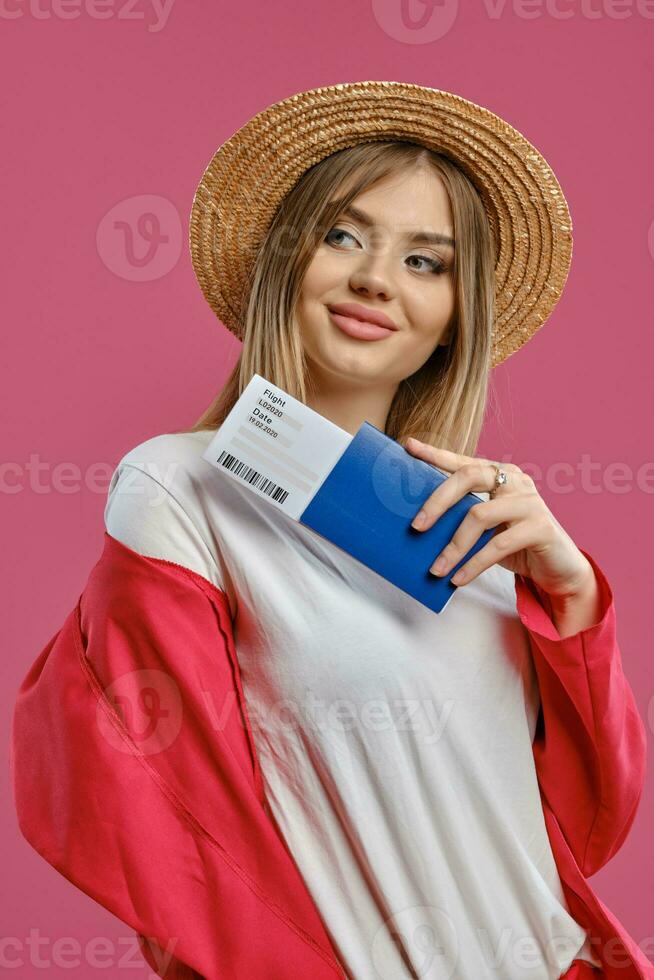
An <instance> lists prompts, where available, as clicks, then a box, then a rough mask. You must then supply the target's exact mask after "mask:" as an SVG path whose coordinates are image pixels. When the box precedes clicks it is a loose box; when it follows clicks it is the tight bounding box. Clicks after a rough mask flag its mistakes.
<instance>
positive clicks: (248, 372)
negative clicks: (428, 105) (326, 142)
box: [184, 141, 495, 455]
mask: <svg viewBox="0 0 654 980" xmlns="http://www.w3.org/2000/svg"><path fill="white" fill-rule="evenodd" d="M424 165H427V166H430V167H432V168H433V170H434V171H435V172H436V173H437V174H438V175H439V176H440V177H441V178H442V180H443V182H444V184H445V188H446V190H447V193H448V196H449V199H450V206H451V209H452V216H453V220H454V236H455V240H456V249H455V260H454V266H453V272H452V274H453V279H454V313H453V317H452V320H451V332H450V339H449V343H448V344H447V345H446V346H443V345H439V346H437V347H436V348H435V350H434V351H433V352H432V354H431V355H430V357H429V358H428V359H427V361H426V362H425V363H424V364H423V365H422V366H421V367H420V368H419V369H418V370H417V371H415V372H414V373H413V374H412V375H410V376H409V377H407V378H405V379H403V380H402V381H401V382H400V383H399V385H398V389H397V392H396V394H395V397H394V398H393V401H392V403H391V407H390V410H389V413H388V418H387V421H386V429H385V431H386V434H387V435H389V436H390V437H391V438H393V439H396V440H397V441H398V442H401V443H402V444H404V443H405V441H406V439H407V438H408V437H409V436H415V437H416V438H418V439H421V440H422V441H424V442H429V443H432V444H433V445H437V446H441V447H443V448H446V449H451V450H452V451H454V452H458V453H465V454H467V455H473V454H474V453H475V450H476V447H477V441H478V439H479V434H480V431H481V428H482V425H483V421H484V412H485V407H486V398H487V391H488V379H489V374H490V368H491V328H492V324H493V315H494V303H493V301H494V282H495V277H494V269H495V255H494V246H493V240H492V236H491V231H490V226H489V223H488V218H487V215H486V212H485V210H484V207H483V204H482V201H481V198H480V197H479V195H478V193H477V191H476V189H475V187H474V185H473V184H472V183H471V181H470V180H469V178H468V177H467V176H466V175H465V174H464V173H463V171H462V170H461V169H460V168H459V167H458V166H457V165H456V164H455V163H454V162H453V161H451V160H450V159H448V158H447V157H445V156H443V155H441V154H439V153H436V152H434V151H432V150H429V149H427V148H426V147H423V146H419V145H418V144H415V143H408V142H404V141H393V142H368V143H360V144H358V145H357V146H354V147H351V148H347V149H345V150H340V151H339V152H337V153H333V154H332V155H331V156H329V157H326V158H325V159H324V160H321V161H320V162H319V163H317V164H315V165H314V166H313V167H311V168H310V169H309V170H307V171H306V172H305V173H304V174H303V175H302V177H301V178H300V179H299V180H298V182H297V183H296V184H295V186H294V187H293V188H292V189H291V191H290V192H289V193H288V194H287V195H286V197H285V198H284V200H283V201H282V203H281V205H280V207H279V209H278V211H277V212H276V214H275V217H274V219H273V221H272V224H271V225H270V227H269V229H268V232H267V234H266V235H265V237H264V239H263V241H262V244H261V247H260V248H259V251H258V252H257V255H256V259H255V261H254V263H253V268H252V272H251V276H250V282H249V283H248V287H247V290H246V294H245V296H244V301H243V308H242V310H241V322H242V323H243V324H244V333H243V338H244V339H243V346H242V350H241V353H240V355H239V358H238V360H237V362H236V364H235V365H234V367H233V369H232V372H231V374H230V376H229V378H228V379H227V381H226V383H225V385H224V386H223V388H222V389H221V391H220V393H219V394H218V395H217V396H216V398H215V399H214V401H213V402H212V403H211V405H210V406H209V407H208V408H207V409H206V411H205V412H204V413H203V414H202V415H201V416H200V418H199V419H198V420H197V422H196V423H195V424H194V425H193V427H192V428H191V429H190V430H189V429H187V430H184V431H191V432H197V431H200V430H203V429H215V428H217V427H218V426H220V424H221V423H222V421H223V420H224V419H225V417H226V416H227V414H228V413H229V412H230V410H231V409H232V407H233V405H234V403H235V402H236V401H237V399H238V398H239V397H240V395H241V394H242V392H243V390H244V388H245V387H246V385H247V384H248V382H249V381H250V379H251V378H252V376H253V375H254V374H255V373H256V374H260V375H261V376H262V377H264V378H266V379H267V380H268V381H271V382H272V383H273V384H275V385H278V386H279V387H280V388H282V389H283V390H284V391H286V392H288V394H290V395H292V396H293V397H294V398H297V399H298V400H299V401H302V402H304V403H305V404H306V397H307V391H310V390H311V388H310V376H309V373H308V370H307V364H306V360H305V356H304V351H303V345H302V341H301V336H300V331H299V326H298V323H297V319H296V316H295V308H296V303H297V298H298V295H299V291H300V287H301V284H302V280H303V277H304V274H305V272H306V269H307V268H308V266H309V264H310V262H311V260H312V258H313V255H314V253H315V251H316V249H317V247H318V246H319V244H320V242H321V241H322V239H323V238H324V236H325V235H326V234H327V232H328V231H329V229H330V228H331V227H332V225H333V222H334V221H335V220H336V218H337V216H338V215H339V213H340V212H341V211H342V209H343V208H344V207H347V205H348V204H349V203H350V202H352V201H353V200H354V199H355V198H356V197H357V196H358V195H359V194H361V193H362V192H363V191H365V190H367V189H368V188H370V187H372V186H373V185H374V184H376V183H377V182H379V181H381V180H383V179H384V178H385V177H387V176H391V175H394V174H396V173H398V172H406V170H407V168H409V167H412V166H414V167H416V166H424ZM344 188H346V189H344ZM289 233H290V234H291V235H292V241H291V243H290V245H289V244H286V239H287V237H288V235H289Z"/></svg>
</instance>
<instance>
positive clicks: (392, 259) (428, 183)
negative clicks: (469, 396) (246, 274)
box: [298, 167, 454, 387]
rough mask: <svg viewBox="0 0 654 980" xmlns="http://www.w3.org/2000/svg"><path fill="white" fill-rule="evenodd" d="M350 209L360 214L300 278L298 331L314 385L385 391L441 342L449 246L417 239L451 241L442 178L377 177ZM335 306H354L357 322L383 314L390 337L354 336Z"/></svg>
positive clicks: (329, 239) (449, 301)
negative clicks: (351, 385) (345, 384)
mask: <svg viewBox="0 0 654 980" xmlns="http://www.w3.org/2000/svg"><path fill="white" fill-rule="evenodd" d="M353 206H354V207H355V208H356V209H357V211H358V212H361V213H360V214H351V213H345V212H342V213H341V214H340V215H339V216H338V217H337V218H336V220H335V222H334V224H333V225H332V228H331V229H330V230H329V231H328V233H327V235H326V236H325V238H324V240H323V241H322V243H321V244H320V245H319V246H318V249H317V251H316V253H315V255H314V257H313V259H312V261H311V264H310V266H309V268H308V270H307V272H306V275H305V278H304V281H303V283H302V287H301V291H300V296H299V303H298V318H299V326H300V332H301V336H302V341H303V344H304V349H305V354H306V357H307V360H308V362H309V367H310V370H311V372H312V374H313V375H315V376H316V377H317V378H319V379H320V381H321V383H322V385H323V386H324V385H328V384H329V383H330V380H331V382H332V383H336V382H349V383H357V384H359V385H360V384H361V383H362V382H363V383H365V382H370V383H377V384H380V385H382V386H384V387H389V386H391V387H392V386H394V385H395V386H396V385H397V384H398V383H399V382H400V381H401V380H402V379H403V378H406V377H408V376H409V375H411V374H413V373H414V371H417V370H418V368H419V367H421V365H422V364H424V362H425V361H426V360H427V359H428V358H429V356H430V355H431V353H432V352H433V351H434V349H435V348H436V346H437V345H438V344H439V343H443V342H445V341H447V339H448V324H449V322H450V319H451V317H452V315H453V312H454V280H453V263H454V246H453V244H449V243H447V242H446V241H440V240H433V239H430V238H427V239H425V238H424V237H422V236H421V237H418V233H422V232H427V233H428V234H430V235H432V236H433V235H436V236H438V238H440V237H441V236H443V237H445V238H448V239H453V238H454V231H453V220H452V213H451V209H450V203H449V199H448V196H447V192H446V190H445V185H444V184H443V181H442V180H441V178H440V177H439V176H438V175H437V174H435V173H434V172H433V171H432V170H430V169H429V170H428V169H426V168H424V167H421V168H420V169H419V170H418V169H414V170H413V171H411V172H410V173H407V174H399V175H393V176H392V177H389V178H386V179H385V180H384V181H383V182H380V183H378V184H377V185H376V186H375V187H373V188H371V189H369V190H367V191H365V192H364V193H362V194H360V195H359V196H358V197H357V198H356V199H355V201H354V202H353ZM366 219H370V222H371V223H370V224H369V223H368V221H367V220H366ZM413 236H416V237H415V238H414V237H413ZM341 304H356V305H357V306H359V307H362V308H363V309H362V310H357V311H356V313H357V316H360V317H362V318H365V315H366V314H367V313H370V312H371V311H372V312H375V313H382V314H384V315H385V316H386V317H388V318H389V319H390V320H391V321H392V323H393V324H394V325H395V327H396V329H394V330H390V331H385V332H384V335H383V336H382V337H380V338H378V339H362V338H361V337H359V336H354V335H353V334H354V333H358V332H360V331H359V330H358V328H357V323H358V322H360V321H358V320H356V319H355V321H354V323H352V321H351V320H350V318H349V316H339V315H338V314H336V316H334V315H333V314H332V312H330V308H333V307H335V306H339V305H341ZM348 312H351V311H348ZM364 329H365V327H364ZM369 333H372V331H369Z"/></svg>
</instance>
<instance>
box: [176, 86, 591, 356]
mask: <svg viewBox="0 0 654 980" xmlns="http://www.w3.org/2000/svg"><path fill="white" fill-rule="evenodd" d="M389 139H398V140H405V141H409V142H413V143H418V144H421V145H423V146H427V147H429V148H430V149H433V150H436V151H438V152H440V153H443V154H445V155H446V156H448V157H450V158H451V159H452V160H454V161H455V162H456V163H457V164H458V165H459V167H460V168H461V169H462V170H463V171H464V173H465V174H466V175H467V176H468V177H469V178H470V180H471V181H472V182H473V183H474V185H475V187H476V188H477V190H478V192H479V195H480V197H481V200H482V202H483V204H484V207H485V210H486V213H487V215H488V219H489V223H490V227H491V232H492V235H493V238H494V241H495V248H496V255H497V262H496V268H495V280H496V290H495V293H496V295H495V310H496V315H495V322H494V324H493V334H492V337H493V353H492V366H493V367H495V366H496V365H497V364H500V363H501V362H502V361H504V360H505V359H506V358H507V357H509V356H510V355H511V354H513V353H514V352H515V351H517V350H518V349H519V348H520V347H522V346H523V344H525V343H526V342H527V341H528V340H529V339H530V338H531V337H532V336H533V335H534V333H535V332H536V331H537V330H538V329H539V328H540V327H541V326H542V325H543V323H544V322H545V320H546V319H547V317H548V316H549V314H550V313H551V312H552V310H553V308H554V306H555V305H556V303H557V301H558V299H559V297H560V295H561V292H562V290H563V287H564V285H565V281H566V279H567V276H568V271H569V268H570V261H571V257H572V222H571V218H570V213H569V209H568V205H567V202H566V200H565V197H564V195H563V191H562V190H561V187H560V186H559V183H558V181H557V179H556V177H555V175H554V173H553V171H552V169H551V168H550V166H549V165H548V163H547V162H546V160H545V159H544V157H543V156H542V155H541V153H539V151H538V150H537V149H536V148H535V147H534V146H532V144H531V143H529V142H528V140H526V139H525V137H524V136H523V135H522V134H521V133H519V132H518V131H517V130H516V129H514V128H513V127H512V126H510V125H509V124H508V123H507V122H505V121H504V120H503V119H500V118H499V116H496V115H495V114H494V113H492V112H490V111H489V110H488V109H485V108H483V107H482V106H478V105H476V104H475V103H473V102H469V101H468V100H467V99H464V98H462V97H461V96H458V95H454V94H452V93H450V92H443V91H441V90H438V89H432V88H425V87H423V86H419V85H413V84H410V83H405V82H390V81H362V82H351V83H343V84H340V85H330V86H325V87H323V88H316V89H311V90H309V91H307V92H300V93H298V94H297V95H293V96H291V97H290V98H288V99H285V100H284V101H282V102H277V103H275V104H274V105H271V106H269V107H268V108H266V109H264V110H263V111H262V112H259V113H258V114H257V115H255V116H254V117H253V118H252V119H250V120H249V122H247V123H246V124H245V125H244V126H243V127H242V128H241V129H239V130H238V131H237V132H236V133H234V135H233V136H232V137H231V138H230V139H228V140H227V141H226V142H225V143H224V144H223V145H222V146H221V147H220V148H219V149H218V150H217V151H216V153H215V154H214V156H213V158H212V159H211V162H210V163H209V165H208V167H207V168H206V170H205V172H204V174H203V176H202V179H201V181H200V183H199V185H198V188H197V190H196V193H195V196H194V198H193V205H192V209H191V215H190V223H189V242H190V249H191V257H192V261H193V268H194V270H195V275H196V277H197V280H198V282H199V284H200V288H201V289H202V292H203V294H204V296H205V298H206V300H207V302H208V303H209V305H210V306H211V309H212V310H213V311H214V313H216V315H217V316H218V318H219V319H220V320H221V321H222V323H224V325H225V326H226V327H227V328H228V329H229V330H231V331H232V332H233V333H234V334H236V336H237V337H239V338H240V339H242V323H241V322H240V319H239V318H240V315H241V310H242V308H243V302H244V299H245V296H246V290H247V289H248V288H249V286H248V283H249V279H248V274H249V271H250V269H251V267H252V263H253V260H254V256H255V255H256V252H257V250H258V248H259V246H260V244H261V242H262V240H263V238H264V236H265V233H266V231H267V229H268V227H269V226H270V223H271V221H272V219H273V217H274V215H275V212H276V210H277V208H278V207H279V204H280V203H281V201H282V200H283V198H284V197H285V196H286V194H287V193H288V191H289V190H290V189H291V188H292V187H293V185H294V184H295V183H296V182H297V180H298V179H299V177H300V176H301V175H302V174H303V173H304V172H305V170H307V169H308V168H309V167H311V166H313V165H314V164H316V163H318V162H319V161H320V160H322V159H324V158H325V157H327V156H329V155H330V154H332V153H335V152H336V151H338V150H341V149H344V148H345V147H350V146H354V145H356V144H357V143H362V142H367V141H372V140H389Z"/></svg>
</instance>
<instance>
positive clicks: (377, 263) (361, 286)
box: [350, 254, 394, 299]
mask: <svg viewBox="0 0 654 980" xmlns="http://www.w3.org/2000/svg"><path fill="white" fill-rule="evenodd" d="M350 286H351V288H352V289H353V290H354V292H355V293H358V294H359V295H360V296H378V297H381V298H382V299H391V297H392V296H393V294H394V287H393V283H392V280H391V276H390V273H389V270H388V266H387V264H386V263H385V262H384V256H383V255H369V254H368V255H362V256H361V259H360V261H359V262H358V264H357V266H356V268H355V269H353V270H352V273H351V275H350Z"/></svg>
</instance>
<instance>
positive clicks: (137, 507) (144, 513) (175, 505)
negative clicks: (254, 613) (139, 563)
mask: <svg viewBox="0 0 654 980" xmlns="http://www.w3.org/2000/svg"><path fill="white" fill-rule="evenodd" d="M104 523H105V528H106V530H107V531H108V533H109V534H110V535H111V536H112V537H113V538H116V540H117V541H120V542H121V544H124V545H126V546H127V547H128V548H131V549H132V551H136V552H138V553H139V554H141V555H145V556H147V557H148V558H164V559H165V560H166V561H173V562H175V563H176V564H178V565H183V566H184V567H185V568H190V569H191V570H192V571H194V572H197V573H198V574H199V575H202V576H203V577H204V578H206V579H207V580H208V581H209V582H211V583H213V585H215V586H216V587H217V588H218V589H223V585H222V581H221V576H220V571H219V568H218V565H217V563H216V560H215V558H214V557H213V555H212V554H211V551H210V549H209V548H208V546H207V544H206V542H205V541H204V539H203V538H202V535H201V534H200V532H199V531H198V529H197V527H196V526H195V524H194V523H193V521H192V520H191V518H190V517H189V516H188V514H187V513H186V511H185V510H184V508H183V507H182V505H181V504H180V503H179V501H178V500H177V499H176V498H175V497H174V496H173V494H172V493H171V492H170V491H169V490H168V489H166V487H164V486H163V484H161V483H159V481H158V480H156V479H155V478H154V477H153V476H150V474H149V473H146V472H145V470H142V469H140V468H139V467H137V466H133V465H131V464H130V463H119V465H118V466H117V468H116V470H115V471H114V473H113V476H112V478H111V482H110V484H109V491H108V494H107V504H106V506H105V511H104Z"/></svg>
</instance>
